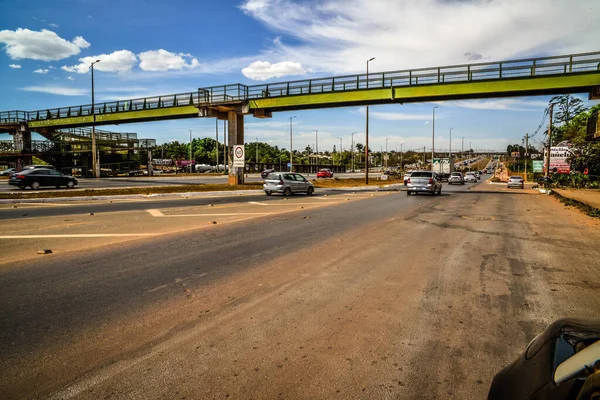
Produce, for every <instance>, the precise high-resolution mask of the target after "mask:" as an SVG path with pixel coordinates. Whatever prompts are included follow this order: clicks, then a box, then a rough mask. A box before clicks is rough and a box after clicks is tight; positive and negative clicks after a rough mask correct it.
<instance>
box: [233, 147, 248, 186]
mask: <svg viewBox="0 0 600 400" xmlns="http://www.w3.org/2000/svg"><path fill="white" fill-rule="evenodd" d="M245 160H246V154H245V146H244V145H235V146H233V170H234V173H235V176H237V177H238V179H239V181H238V183H241V184H244V167H245Z"/></svg>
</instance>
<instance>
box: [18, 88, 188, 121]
mask: <svg viewBox="0 0 600 400" xmlns="http://www.w3.org/2000/svg"><path fill="white" fill-rule="evenodd" d="M197 103H198V93H196V92H189V93H178V94H169V95H166V96H151V97H142V98H137V99H128V100H118V101H110V102H104V103H96V104H94V113H93V114H96V115H100V114H111V113H116V112H127V111H139V110H150V109H156V108H165V107H177V106H193V105H195V104H197ZM28 114H29V118H30V120H34V121H36V120H46V119H56V118H71V117H84V116H89V115H92V105H91V104H86V105H80V106H71V107H60V108H52V109H48V110H36V111H30V112H29V113H28Z"/></svg>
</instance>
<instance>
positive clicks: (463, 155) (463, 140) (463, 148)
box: [460, 136, 465, 158]
mask: <svg viewBox="0 0 600 400" xmlns="http://www.w3.org/2000/svg"><path fill="white" fill-rule="evenodd" d="M461 142H462V143H461V145H460V157H461V158H465V137H464V136H463V137H462V138H461Z"/></svg>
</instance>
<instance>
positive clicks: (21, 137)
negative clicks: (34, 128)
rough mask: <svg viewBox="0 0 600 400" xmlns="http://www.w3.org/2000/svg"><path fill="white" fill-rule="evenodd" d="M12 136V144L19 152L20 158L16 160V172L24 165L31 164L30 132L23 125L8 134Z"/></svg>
mask: <svg viewBox="0 0 600 400" xmlns="http://www.w3.org/2000/svg"><path fill="white" fill-rule="evenodd" d="M10 133H11V134H12V135H13V142H14V147H15V150H18V151H20V152H21V154H22V155H21V157H19V158H18V159H17V170H20V169H21V168H23V167H24V166H25V165H30V164H32V163H33V160H32V157H31V152H32V143H31V131H30V130H29V128H28V127H27V125H25V124H21V125H19V126H18V127H17V128H16V129H15V130H14V131H13V132H10Z"/></svg>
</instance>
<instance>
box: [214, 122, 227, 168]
mask: <svg viewBox="0 0 600 400" xmlns="http://www.w3.org/2000/svg"><path fill="white" fill-rule="evenodd" d="M215 133H216V134H217V150H216V151H215V154H216V155H217V172H219V120H218V119H215ZM223 134H225V132H223Z"/></svg>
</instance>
